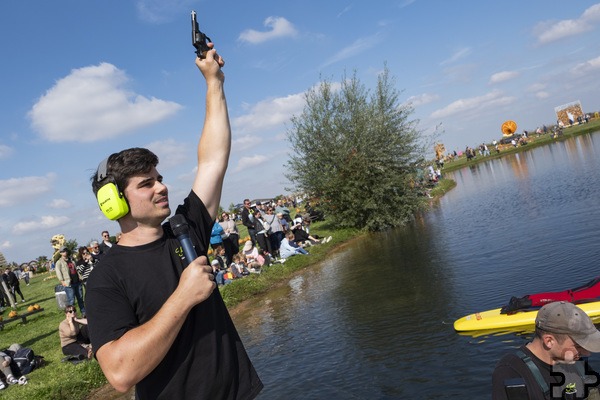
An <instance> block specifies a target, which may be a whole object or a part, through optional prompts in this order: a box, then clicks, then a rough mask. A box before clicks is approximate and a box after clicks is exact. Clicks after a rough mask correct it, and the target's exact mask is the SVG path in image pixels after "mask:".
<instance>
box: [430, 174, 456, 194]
mask: <svg viewBox="0 0 600 400" xmlns="http://www.w3.org/2000/svg"><path fill="white" fill-rule="evenodd" d="M454 187H456V181H454V180H452V179H445V178H444V179H440V181H439V182H438V184H437V185H436V186H435V187H434V188H433V189H431V192H429V194H430V195H431V196H433V197H440V196H443V195H444V194H446V193H447V192H448V191H449V190H451V189H453V188H454Z"/></svg>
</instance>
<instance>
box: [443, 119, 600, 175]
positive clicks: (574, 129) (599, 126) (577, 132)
mask: <svg viewBox="0 0 600 400" xmlns="http://www.w3.org/2000/svg"><path fill="white" fill-rule="evenodd" d="M597 131H600V118H595V119H591V120H590V121H589V122H588V123H585V124H579V125H574V126H570V127H566V128H563V133H562V135H560V136H558V137H556V138H554V137H553V135H552V133H546V134H542V135H540V136H538V135H537V134H536V133H535V132H529V133H528V136H527V137H528V139H527V144H526V145H520V146H517V147H509V148H505V149H503V150H501V151H500V152H499V153H498V152H496V150H494V146H493V145H492V144H490V143H486V145H487V146H488V149H489V150H490V155H489V156H482V155H481V154H478V155H477V156H476V157H475V158H473V159H472V160H470V161H467V157H466V156H465V154H464V153H463V155H461V156H460V157H458V158H457V159H456V160H453V161H447V162H445V163H444V166H443V167H442V168H441V172H442V176H443V174H444V173H448V172H452V171H456V170H458V169H461V168H464V167H468V166H471V165H477V164H480V163H483V162H486V161H489V160H495V159H497V158H502V157H504V156H508V155H511V154H516V153H521V152H524V151H529V150H532V149H535V148H536V147H541V146H547V145H551V144H554V143H556V142H562V141H565V140H567V139H570V138H572V137H576V136H581V135H585V134H589V133H594V132H597ZM475 150H478V149H477V148H476V149H475ZM433 162H434V163H435V160H434V161H433Z"/></svg>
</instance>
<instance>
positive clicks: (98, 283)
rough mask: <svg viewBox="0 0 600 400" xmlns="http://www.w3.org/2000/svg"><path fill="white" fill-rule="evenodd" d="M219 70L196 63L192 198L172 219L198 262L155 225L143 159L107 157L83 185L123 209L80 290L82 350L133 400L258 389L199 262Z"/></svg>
mask: <svg viewBox="0 0 600 400" xmlns="http://www.w3.org/2000/svg"><path fill="white" fill-rule="evenodd" d="M209 46H211V47H212V44H210V45H209ZM223 64H224V62H223V60H222V59H221V57H219V55H218V54H217V53H216V52H215V51H214V50H213V49H211V50H210V51H208V52H207V54H206V57H205V58H204V59H200V58H197V59H196V65H197V66H198V68H199V69H200V71H201V72H202V74H203V75H204V78H205V80H206V84H207V95H206V103H207V104H206V118H205V122H204V128H203V131H202V136H201V138H200V142H199V144H198V170H197V173H196V177H195V179H194V182H193V185H192V191H191V192H190V194H189V195H188V197H187V198H186V199H185V201H184V204H182V205H180V206H178V208H177V210H176V213H177V214H182V215H183V216H185V219H186V220H187V222H188V224H189V226H190V238H191V241H192V244H193V245H194V247H195V250H196V253H197V254H199V255H200V257H198V258H197V259H195V260H185V257H184V255H183V253H182V250H181V245H180V243H179V241H178V240H177V238H176V237H175V236H174V234H173V232H172V231H171V229H170V226H169V224H168V223H164V224H163V221H164V220H165V219H166V218H167V217H169V215H170V214H171V210H170V207H169V200H168V191H167V187H166V186H165V185H164V184H163V183H162V176H161V175H160V174H159V173H158V171H157V170H156V165H157V164H158V158H157V157H156V156H155V155H154V154H153V153H152V152H150V151H149V150H146V149H139V148H134V149H128V150H123V151H121V152H120V153H116V154H113V155H111V156H110V157H109V158H108V160H107V169H106V171H104V172H106V176H107V178H106V179H101V180H98V174H99V173H100V171H97V172H96V174H95V175H94V176H93V177H92V186H93V189H94V193H97V192H98V190H99V189H100V188H101V187H102V186H103V185H105V184H106V183H107V182H112V183H115V184H116V186H117V188H118V189H119V190H120V191H121V192H122V193H123V196H124V198H125V200H126V201H127V203H128V212H127V213H126V214H125V215H124V216H122V217H120V218H119V219H118V222H119V225H120V228H121V231H122V232H123V233H122V236H121V239H120V240H119V242H118V243H117V244H115V245H114V246H113V247H112V248H111V250H110V252H108V253H107V254H106V255H105V256H104V257H103V258H102V259H101V260H100V262H99V264H98V266H97V267H96V268H94V271H93V273H92V274H91V275H90V278H89V280H88V286H87V298H86V301H87V306H88V310H87V312H88V314H87V317H88V324H89V331H90V336H91V340H92V346H93V349H94V352H95V355H96V358H97V359H98V362H99V363H100V366H101V368H102V370H103V372H104V374H105V376H106V377H107V379H108V381H109V382H110V383H111V385H113V386H114V387H115V388H116V389H117V390H119V391H121V392H126V391H127V390H129V389H130V388H131V387H132V386H134V385H135V386H136V395H137V398H139V399H142V400H143V399H149V398H152V399H252V398H254V397H256V395H257V394H258V393H259V392H260V390H261V389H262V383H261V381H260V379H259V378H258V375H257V374H256V371H255V370H254V367H253V366H252V363H251V362H250V360H249V358H248V356H247V354H246V351H245V349H244V346H243V345H242V342H241V340H240V338H239V336H238V334H237V331H236V329H235V326H234V325H233V322H232V321H231V318H230V316H229V313H228V312H227V309H226V307H225V304H224V302H223V299H222V298H221V295H220V294H219V291H218V290H214V289H215V287H216V285H215V282H214V276H213V274H212V269H211V267H210V266H209V265H208V262H207V258H206V252H207V250H208V244H209V239H210V232H211V227H212V225H213V223H214V220H215V216H216V214H217V211H218V207H219V201H220V196H221V189H222V185H223V178H224V175H225V170H226V168H227V163H228V159H229V151H230V146H231V131H230V126H229V117H228V113H227V104H226V100H225V94H224V90H223V82H224V75H223V73H222V71H221V67H222V66H223ZM188 262H189V263H190V264H189V265H188V266H187V267H186V266H185V265H186V264H187V263H188Z"/></svg>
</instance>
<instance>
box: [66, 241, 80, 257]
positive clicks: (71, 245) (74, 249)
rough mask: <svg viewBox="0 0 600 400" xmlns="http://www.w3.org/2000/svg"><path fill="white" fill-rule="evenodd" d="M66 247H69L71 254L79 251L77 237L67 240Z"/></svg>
mask: <svg viewBox="0 0 600 400" xmlns="http://www.w3.org/2000/svg"><path fill="white" fill-rule="evenodd" d="M65 247H66V248H67V249H69V254H73V253H76V252H77V249H78V248H79V245H78V244H77V240H76V239H69V240H67V241H65Z"/></svg>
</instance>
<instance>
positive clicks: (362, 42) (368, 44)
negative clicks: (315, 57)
mask: <svg viewBox="0 0 600 400" xmlns="http://www.w3.org/2000/svg"><path fill="white" fill-rule="evenodd" d="M380 40H381V38H380V36H379V35H373V36H369V37H365V38H360V39H357V40H355V41H354V43H352V44H351V45H350V46H348V47H345V48H343V49H342V50H340V51H338V52H337V53H336V54H334V55H333V56H332V57H330V58H329V59H328V60H327V61H325V63H324V64H323V65H321V68H324V67H327V66H329V65H331V64H335V63H336V62H339V61H342V60H345V59H347V58H350V57H354V56H356V55H359V54H363V53H366V51H367V50H369V49H370V48H372V47H374V46H375V45H376V44H377V43H379V41H380Z"/></svg>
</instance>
